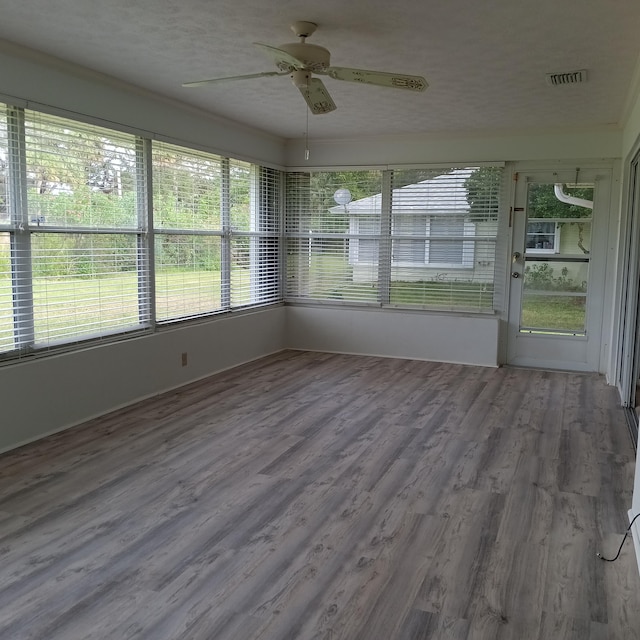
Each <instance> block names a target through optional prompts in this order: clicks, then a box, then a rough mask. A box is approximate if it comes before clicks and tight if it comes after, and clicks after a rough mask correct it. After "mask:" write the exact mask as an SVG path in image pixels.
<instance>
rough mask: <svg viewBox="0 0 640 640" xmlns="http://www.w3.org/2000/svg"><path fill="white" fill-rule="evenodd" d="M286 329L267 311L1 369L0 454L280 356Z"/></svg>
mask: <svg viewBox="0 0 640 640" xmlns="http://www.w3.org/2000/svg"><path fill="white" fill-rule="evenodd" d="M284 327H285V308H284V307H283V306H277V307H268V308H265V309H262V310H256V311H254V312H250V313H238V314H231V315H224V316H219V317H217V318H214V319H212V320H209V321H207V322H203V323H199V324H191V325H182V326H180V327H179V328H172V329H167V330H162V331H160V332H158V333H155V334H153V335H148V336H142V337H138V338H133V339H131V340H125V341H123V342H115V343H111V344H104V345H99V346H95V347H91V348H88V349H81V350H79V351H74V352H71V353H66V354H61V355H57V356H53V357H46V358H41V359H37V360H30V361H24V362H21V363H16V364H11V365H7V366H4V367H0V389H1V390H2V402H1V406H2V409H1V410H0V415H1V416H2V422H1V423H0V451H5V450H7V449H11V448H14V447H16V446H19V445H20V444H24V443H26V442H29V441H31V440H35V439H37V438H40V437H42V436H44V435H46V434H49V433H54V432H56V431H59V430H61V429H64V428H66V427H69V426H71V425H74V424H78V423H80V422H83V421H85V420H87V419H89V418H91V417H94V416H98V415H102V414H104V413H108V412H109V411H112V410H113V409H116V408H118V407H122V406H125V405H128V404H131V403H133V402H136V401H137V400H141V399H142V398H146V397H149V396H153V395H156V394H158V393H161V392H163V391H167V390H169V389H173V388H175V387H179V386H181V385H183V384H186V383H187V382H191V381H193V380H198V379H200V378H204V377H206V376H209V375H212V374H214V373H216V372H218V371H223V370H225V369H229V368H231V367H235V366H237V365H239V364H242V363H244V362H249V361H251V360H255V359H256V358H260V357H263V356H266V355H268V354H270V353H274V352H276V351H280V350H282V349H283V348H284ZM183 353H187V366H186V367H183V366H182V359H181V356H182V354H183Z"/></svg>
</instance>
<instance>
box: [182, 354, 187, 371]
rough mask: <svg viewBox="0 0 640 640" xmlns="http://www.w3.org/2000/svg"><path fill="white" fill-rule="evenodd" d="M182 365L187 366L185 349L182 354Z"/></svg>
mask: <svg viewBox="0 0 640 640" xmlns="http://www.w3.org/2000/svg"><path fill="white" fill-rule="evenodd" d="M182 366H183V367H186V366H187V352H186V351H185V352H184V353H183V354H182Z"/></svg>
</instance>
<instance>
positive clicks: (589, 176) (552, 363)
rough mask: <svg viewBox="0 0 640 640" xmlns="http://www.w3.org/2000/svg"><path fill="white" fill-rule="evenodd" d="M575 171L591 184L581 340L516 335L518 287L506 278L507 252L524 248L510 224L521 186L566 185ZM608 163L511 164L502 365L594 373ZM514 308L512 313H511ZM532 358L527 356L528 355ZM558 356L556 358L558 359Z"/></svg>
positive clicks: (598, 342) (601, 295)
mask: <svg viewBox="0 0 640 640" xmlns="http://www.w3.org/2000/svg"><path fill="white" fill-rule="evenodd" d="M577 168H579V169H580V172H579V180H584V181H588V182H594V184H596V185H597V186H596V189H595V191H594V200H595V202H594V212H593V216H592V222H591V225H592V226H591V239H592V240H591V249H590V263H589V285H588V294H587V295H588V297H587V319H586V331H587V333H586V335H584V336H581V335H580V336H543V335H532V334H526V333H520V331H519V321H520V308H519V305H518V302H519V290H518V289H517V287H519V283H518V284H516V285H515V286H514V279H513V278H512V277H511V275H510V274H511V271H512V267H513V265H512V261H511V256H512V252H513V251H517V250H518V249H517V248H516V247H518V246H520V244H522V245H524V236H523V237H522V238H516V236H515V234H516V232H517V229H518V228H519V229H520V231H521V233H523V234H524V233H526V227H524V226H523V224H522V218H521V219H520V220H519V221H518V224H517V223H516V216H526V215H527V212H526V210H523V211H518V210H517V207H516V199H518V202H517V204H518V208H519V207H520V206H522V205H521V202H520V200H523V199H524V200H523V202H524V208H525V209H526V184H527V183H528V182H529V181H532V180H530V178H536V179H537V180H538V181H542V182H548V183H551V182H553V181H554V178H553V177H554V174H562V175H561V176H560V175H558V178H559V180H558V181H563V182H567V179H566V177H567V176H575V173H576V169H577ZM612 178H613V166H612V163H607V164H603V163H595V162H591V163H587V162H563V163H548V164H547V163H545V164H535V165H515V167H514V187H513V192H512V203H511V204H512V206H511V213H510V220H509V243H508V244H509V254H508V256H507V260H506V272H507V273H506V278H507V280H508V284H507V290H508V295H507V300H506V308H505V347H504V355H505V362H506V363H507V364H510V365H514V366H523V367H532V368H542V369H562V370H570V371H600V369H601V342H602V337H603V314H604V311H605V310H604V306H605V305H604V298H605V295H604V294H605V282H606V266H607V247H608V236H609V211H610V206H611V185H612ZM516 305H518V308H517V310H516V309H515V307H516ZM534 353H535V355H532V354H534ZM558 353H561V354H562V355H561V357H558Z"/></svg>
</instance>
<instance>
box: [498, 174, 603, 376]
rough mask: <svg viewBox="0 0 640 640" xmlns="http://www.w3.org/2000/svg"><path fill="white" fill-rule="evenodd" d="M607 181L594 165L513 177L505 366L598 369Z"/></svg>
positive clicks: (579, 369)
mask: <svg viewBox="0 0 640 640" xmlns="http://www.w3.org/2000/svg"><path fill="white" fill-rule="evenodd" d="M609 183H610V177H609V175H608V173H607V172H603V171H599V172H596V171H595V170H580V169H577V170H572V171H568V172H561V171H558V172H537V173H528V174H519V175H518V180H517V183H516V195H515V206H514V211H513V213H512V220H511V223H512V233H513V242H512V256H511V264H510V276H511V277H510V283H511V284H510V292H509V330H508V344H507V359H508V362H509V364H513V365H518V366H531V367H541V368H551V369H567V370H572V371H597V370H598V368H599V363H600V339H601V328H602V312H603V309H602V295H603V291H604V289H603V287H604V266H605V258H606V219H607V216H606V208H607V206H608V202H609ZM600 219H602V220H603V221H604V222H605V224H604V225H603V229H602V230H601V229H600V224H599V220H600Z"/></svg>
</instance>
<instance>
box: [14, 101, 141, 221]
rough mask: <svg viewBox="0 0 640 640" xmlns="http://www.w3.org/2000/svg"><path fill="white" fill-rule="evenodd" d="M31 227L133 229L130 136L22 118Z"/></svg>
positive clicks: (36, 116)
mask: <svg viewBox="0 0 640 640" xmlns="http://www.w3.org/2000/svg"><path fill="white" fill-rule="evenodd" d="M25 137H26V150H27V185H28V190H29V224H30V225H31V226H38V227H42V226H45V227H57V228H77V227H82V228H84V227H92V228H96V229H119V228H127V229H131V228H134V229H135V228H136V227H137V226H138V224H137V215H136V207H135V199H136V147H135V138H134V136H132V135H129V134H125V133H119V132H117V131H112V130H110V129H103V128H101V127H96V126H93V125H88V124H82V123H80V122H74V121H71V120H68V119H65V118H58V117H55V116H49V115H46V114H42V113H38V112H36V111H26V112H25Z"/></svg>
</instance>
